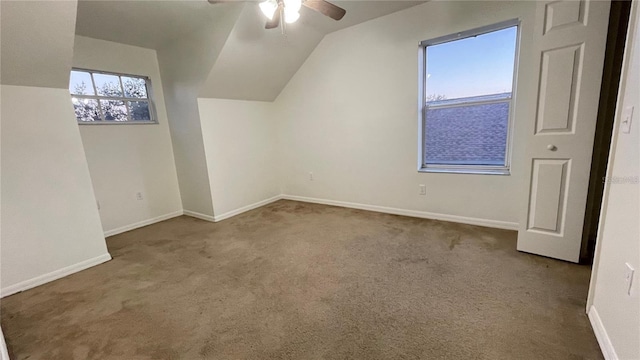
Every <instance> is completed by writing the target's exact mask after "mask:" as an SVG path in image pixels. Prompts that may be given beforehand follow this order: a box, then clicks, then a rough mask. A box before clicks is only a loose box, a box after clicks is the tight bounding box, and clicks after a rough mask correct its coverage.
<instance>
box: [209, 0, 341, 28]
mask: <svg viewBox="0 0 640 360" xmlns="http://www.w3.org/2000/svg"><path fill="white" fill-rule="evenodd" d="M226 1H229V0H209V2H210V3H212V4H216V3H221V2H226ZM259 6H260V10H262V13H263V14H264V15H265V16H266V17H267V24H266V25H265V29H275V28H277V27H278V26H280V25H282V26H283V27H284V23H283V21H284V22H285V23H287V24H292V23H294V22H296V21H298V19H299V18H300V8H301V7H302V6H305V7H307V8H309V9H311V10H314V11H317V12H319V13H321V14H322V15H325V16H328V17H330V18H332V19H334V20H340V19H342V18H343V17H344V15H345V14H346V13H347V11H346V10H345V9H343V8H341V7H339V6H337V5H334V4H332V3H330V2H328V1H325V0H265V1H263V2H261V3H260V4H259Z"/></svg>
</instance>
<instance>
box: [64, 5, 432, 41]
mask: <svg viewBox="0 0 640 360" xmlns="http://www.w3.org/2000/svg"><path fill="white" fill-rule="evenodd" d="M422 2H424V1H404V0H392V1H334V2H333V3H334V4H336V5H338V6H341V7H343V8H344V9H346V10H347V14H346V15H345V17H344V18H343V19H342V20H340V21H335V20H332V19H330V18H327V17H325V16H322V15H321V14H319V13H316V12H314V11H311V10H309V9H307V8H303V10H302V11H301V18H300V21H299V24H298V23H297V24H296V25H302V26H301V27H303V28H304V27H310V28H313V29H315V30H316V31H318V32H320V33H322V34H327V33H330V32H333V31H336V30H339V29H343V28H345V27H348V26H352V25H355V24H358V23H361V22H364V21H367V20H370V19H373V18H376V17H379V16H383V15H386V14H390V13H392V12H396V11H398V10H402V9H405V8H408V7H410V6H414V5H417V4H419V3H422ZM246 3H248V4H249V5H251V6H255V7H256V8H257V7H258V2H257V1H246ZM224 6H226V4H215V5H212V4H209V3H208V2H207V1H206V0H171V1H152V0H120V1H104V0H80V1H78V17H77V20H76V34H78V35H82V36H87V37H92V38H96V39H103V40H109V41H115V42H119V43H123V44H129V45H136V46H141V47H146V48H152V49H157V48H159V47H161V46H162V45H163V44H164V43H166V42H168V41H171V40H175V39H177V38H179V37H180V36H181V35H184V34H187V33H189V32H192V31H195V30H197V29H199V28H200V27H201V26H203V25H204V24H205V23H206V22H208V21H211V19H212V18H213V16H214V15H215V13H216V11H219V9H220V8H221V7H224ZM256 20H257V21H259V22H260V23H262V25H264V24H263V23H264V19H256ZM252 21H253V19H252ZM262 30H264V29H262ZM264 31H267V30H264ZM269 31H270V32H278V31H279V30H269Z"/></svg>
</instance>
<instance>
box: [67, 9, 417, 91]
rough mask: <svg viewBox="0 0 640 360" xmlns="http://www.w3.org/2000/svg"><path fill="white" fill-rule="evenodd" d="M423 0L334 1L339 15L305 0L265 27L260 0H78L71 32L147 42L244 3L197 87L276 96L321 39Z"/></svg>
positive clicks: (161, 42)
mask: <svg viewBox="0 0 640 360" xmlns="http://www.w3.org/2000/svg"><path fill="white" fill-rule="evenodd" d="M423 2H424V1H398V0H396V1H333V3H335V4H336V5H338V6H341V7H343V8H344V9H346V10H347V14H346V15H345V17H344V18H343V19H342V20H340V21H335V20H333V19H330V18H328V17H325V16H323V15H321V14H319V13H317V12H315V11H312V10H310V9H308V8H305V7H303V8H302V9H301V12H300V14H301V16H300V20H299V21H298V22H296V23H294V24H290V25H287V29H286V33H285V34H282V32H281V30H280V29H271V30H266V29H265V28H264V24H265V20H266V19H265V17H264V16H263V15H262V13H261V12H260V10H259V7H258V2H257V1H246V2H242V3H241V4H238V2H234V4H229V3H219V4H215V5H212V4H209V3H208V2H207V1H206V0H192V1H187V0H181V1H143V0H138V1H133V0H125V1H98V0H80V1H79V3H78V18H77V21H76V33H77V34H78V35H83V36H87V37H92V38H97V39H103V40H110V41H114V42H119V43H124V44H129V45H136V46H141V47H146V48H152V49H161V48H163V47H165V46H167V45H168V44H172V43H174V42H176V41H181V38H182V39H183V41H185V40H186V39H187V38H188V36H187V34H193V33H196V32H203V31H216V24H215V22H216V21H217V20H216V19H217V17H216V14H219V13H221V12H224V11H225V10H226V9H227V8H228V7H231V6H238V5H242V11H241V13H240V15H239V16H238V18H237V20H236V21H235V24H234V26H233V29H232V31H231V33H230V34H229V37H228V38H227V40H226V43H225V44H224V47H223V48H222V50H220V51H219V54H218V56H217V60H216V62H215V64H214V65H213V67H212V69H211V71H210V73H209V76H208V77H207V79H206V81H204V83H203V85H202V88H201V90H200V96H201V97H209V98H225V99H241V100H261V101H273V100H274V99H275V98H276V97H277V96H278V94H279V93H280V91H282V89H283V88H284V87H285V85H286V84H287V83H288V81H289V79H291V77H292V76H293V75H294V74H295V73H296V71H297V70H298V69H299V68H300V66H301V65H302V64H303V63H304V61H305V60H306V58H307V57H308V56H309V54H311V52H313V50H314V49H315V47H316V46H317V45H318V43H319V42H320V41H321V40H322V38H323V37H324V36H325V35H326V34H328V33H331V32H334V31H338V30H340V29H344V28H346V27H349V26H353V25H356V24H359V23H362V22H365V21H368V20H371V19H374V18H377V17H380V16H384V15H387V14H391V13H393V12H396V11H399V10H402V9H406V8H408V7H411V6H415V5H418V4H420V3H423Z"/></svg>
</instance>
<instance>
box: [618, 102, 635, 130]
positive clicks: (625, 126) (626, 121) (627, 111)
mask: <svg viewBox="0 0 640 360" xmlns="http://www.w3.org/2000/svg"><path fill="white" fill-rule="evenodd" d="M632 119H633V106H627V107H626V108H624V111H623V112H622V125H620V127H621V128H622V132H623V133H625V134H628V133H630V132H631V120H632Z"/></svg>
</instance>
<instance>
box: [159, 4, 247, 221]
mask: <svg viewBox="0 0 640 360" xmlns="http://www.w3.org/2000/svg"><path fill="white" fill-rule="evenodd" d="M242 5H243V4H220V5H216V6H220V12H218V13H217V18H213V19H211V22H210V23H209V24H207V26H204V27H202V28H201V29H198V31H195V32H193V33H192V34H190V35H188V36H183V37H181V38H180V39H179V40H177V41H173V42H171V43H170V44H168V45H166V46H164V47H162V48H161V49H159V50H158V62H159V63H160V72H161V75H162V81H163V88H164V94H165V101H166V103H167V112H168V115H169V126H170V128H171V139H172V141H173V151H174V156H175V159H176V169H177V171H178V182H179V185H180V195H181V197H182V206H183V209H184V210H185V211H186V212H190V213H192V214H193V213H196V214H199V215H200V216H201V217H204V218H211V219H213V201H212V198H211V187H210V183H209V173H208V171H207V161H206V158H205V154H204V144H203V139H202V129H201V127H200V118H199V113H198V102H197V98H198V92H199V91H200V87H201V85H202V83H203V82H204V81H205V79H206V77H207V75H208V74H209V71H210V70H211V68H212V66H213V64H214V63H215V61H216V59H217V57H218V55H219V54H220V51H221V50H222V47H223V46H224V43H225V42H226V40H227V37H228V36H229V33H230V32H231V29H232V28H233V24H234V22H235V19H236V18H237V17H238V15H239V14H240V10H241V9H242Z"/></svg>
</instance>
